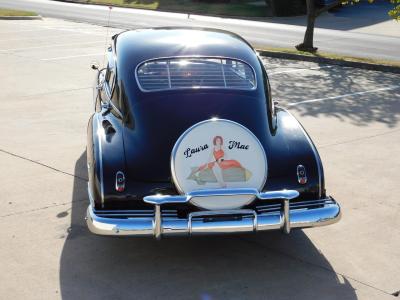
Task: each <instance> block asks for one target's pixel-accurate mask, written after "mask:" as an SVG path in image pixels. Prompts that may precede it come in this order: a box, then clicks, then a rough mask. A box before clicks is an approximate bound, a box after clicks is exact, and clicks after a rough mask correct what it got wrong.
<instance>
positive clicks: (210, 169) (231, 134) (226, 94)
mask: <svg viewBox="0 0 400 300" xmlns="http://www.w3.org/2000/svg"><path fill="white" fill-rule="evenodd" d="M93 67H94V68H95V69H97V77H96V85H95V88H94V102H95V112H94V114H93V115H92V117H91V118H90V120H89V125H88V142H87V162H88V172H89V183H88V193H89V199H90V205H89V207H88V210H87V225H88V227H89V229H90V231H92V232H93V233H95V234H100V235H115V236H155V237H156V238H160V237H161V236H168V235H184V236H190V235H196V234H214V233H235V232H241V233H243V232H257V231H264V230H274V229H275V230H278V229H280V230H282V231H283V232H285V233H289V232H290V230H291V229H293V228H305V227H313V226H322V225H328V224H332V223H335V222H337V221H338V220H339V219H340V207H339V205H338V204H337V202H336V201H335V200H334V199H333V198H332V197H330V196H327V194H326V191H325V184H324V174H323V168H322V163H321V160H320V157H319V155H318V152H317V150H316V148H315V146H314V144H313V142H312V141H311V139H310V137H309V136H308V134H307V133H306V132H305V130H304V129H303V127H302V126H301V125H300V124H299V122H298V121H297V120H296V119H295V118H294V117H293V116H292V115H291V114H290V113H289V112H288V111H286V110H285V109H283V108H281V107H279V106H275V104H274V102H273V101H272V99H271V88H270V85H269V80H268V76H267V73H266V70H265V68H264V66H263V64H262V62H261V60H260V59H259V57H258V55H257V53H256V52H255V51H254V49H253V48H252V47H251V46H250V45H249V44H248V43H247V42H246V41H245V40H244V39H242V38H241V37H239V36H238V35H236V34H233V33H230V32H226V31H221V30H211V29H202V28H176V27H175V28H154V29H141V30H134V31H125V32H122V33H120V34H117V35H115V36H113V38H112V45H111V46H110V48H109V49H108V53H107V67H106V68H104V69H98V68H97V67H96V66H93Z"/></svg>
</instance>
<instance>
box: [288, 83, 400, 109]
mask: <svg viewBox="0 0 400 300" xmlns="http://www.w3.org/2000/svg"><path fill="white" fill-rule="evenodd" d="M398 88H400V86H399V85H392V86H388V87H384V88H380V89H375V90H369V91H363V92H357V93H351V94H345V95H339V96H333V97H327V98H319V99H311V100H304V101H300V102H292V103H289V104H288V106H295V105H300V104H307V103H314V102H319V101H325V100H334V99H340V98H345V97H350V96H355V95H364V94H370V93H376V92H381V91H390V90H395V89H398Z"/></svg>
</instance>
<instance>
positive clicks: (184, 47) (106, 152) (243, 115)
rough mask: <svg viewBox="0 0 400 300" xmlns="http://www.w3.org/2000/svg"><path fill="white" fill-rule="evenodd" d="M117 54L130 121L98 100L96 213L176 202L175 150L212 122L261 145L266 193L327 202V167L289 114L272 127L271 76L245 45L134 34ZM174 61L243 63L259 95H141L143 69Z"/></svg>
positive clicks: (194, 36)
mask: <svg viewBox="0 0 400 300" xmlns="http://www.w3.org/2000/svg"><path fill="white" fill-rule="evenodd" d="M110 53H111V54H112V55H109V56H108V57H109V59H115V60H116V61H115V63H116V70H117V75H116V76H117V77H116V78H117V80H116V84H115V90H114V93H116V94H114V96H115V97H113V99H114V100H113V101H114V102H115V103H116V105H118V106H119V107H118V108H119V109H120V110H121V111H122V115H123V116H122V117H118V114H117V113H116V112H115V110H113V109H111V111H110V112H108V113H107V112H105V111H104V109H103V110H102V109H101V106H100V98H101V97H103V98H104V97H105V96H104V95H103V94H102V93H101V92H100V93H99V94H98V95H96V99H97V106H96V107H97V111H96V113H95V116H94V117H93V118H92V119H91V121H90V122H89V130H88V145H89V144H90V145H92V146H91V147H89V146H88V162H89V164H92V165H93V166H94V168H93V170H91V172H92V175H89V179H90V181H91V184H90V185H89V186H90V187H91V189H93V191H92V193H93V195H95V203H96V208H98V209H100V208H102V207H106V208H113V207H119V208H125V207H132V206H135V205H136V206H145V205H146V204H145V203H144V202H143V201H142V199H143V197H144V196H146V195H150V194H154V193H157V192H160V193H165V194H167V193H169V194H174V193H175V194H176V193H177V191H176V189H175V187H174V185H173V183H172V179H171V173H170V156H171V151H172V148H173V146H174V144H175V142H176V140H177V139H178V138H179V136H180V135H181V134H182V133H183V132H184V131H185V130H186V129H187V128H189V127H191V126H192V125H193V124H195V123H198V122H200V121H203V120H207V119H210V118H212V117H218V118H223V119H229V120H232V121H235V122H238V123H240V124H242V125H243V126H245V127H247V128H248V129H249V130H251V131H252V132H253V133H254V134H255V135H256V136H257V138H258V139H259V140H260V142H261V144H262V145H263V147H264V149H265V152H266V155H267V159H268V164H269V165H268V168H269V174H268V179H267V182H266V185H265V187H264V190H280V189H285V188H286V189H294V190H298V191H299V192H300V197H299V200H307V199H314V200H315V199H317V198H319V197H321V196H324V181H323V172H322V165H321V163H320V160H319V157H318V155H317V156H316V155H315V153H314V152H313V145H312V142H311V143H310V141H309V139H308V138H307V135H306V133H305V131H304V130H303V129H302V127H301V125H300V124H299V123H298V122H297V120H295V119H294V117H293V116H291V115H290V114H288V113H287V112H286V111H285V110H282V109H277V113H276V120H277V126H276V127H274V126H273V123H274V122H273V116H272V112H271V111H270V110H271V107H272V104H271V97H270V91H269V84H268V78H267V76H266V72H265V69H264V67H263V65H262V64H261V62H260V60H259V59H258V57H257V54H256V52H255V51H254V50H253V49H252V48H251V46H250V45H249V44H248V43H247V42H246V41H244V40H243V39H242V38H240V37H239V36H237V35H235V34H232V33H229V32H225V31H219V30H209V29H193V28H161V29H144V30H135V31H127V32H123V33H121V34H119V35H117V36H114V37H113V46H112V49H110ZM175 56H179V57H180V56H182V57H193V56H207V57H214V56H215V57H230V58H235V59H238V60H242V61H244V62H246V63H247V64H249V65H250V66H251V67H252V68H253V69H254V71H255V74H256V80H257V89H255V90H252V91H241V90H228V89H205V88H204V89H184V90H170V91H161V92H142V91H141V90H140V89H139V87H138V85H137V82H136V78H135V68H136V67H137V65H139V64H140V63H142V62H143V61H146V60H149V59H154V58H160V57H175ZM96 92H97V91H96ZM103 121H108V122H110V123H111V124H112V127H113V129H114V131H112V132H111V133H110V134H106V133H104V132H103V133H102V134H98V132H101V130H103V128H101V124H102V122H103ZM103 131H104V130H103ZM100 148H101V151H100V150H99V149H100ZM100 160H101V161H102V166H100V163H99V162H100ZM299 164H302V165H304V166H305V167H306V169H307V177H308V182H307V184H305V185H300V184H299V183H298V181H297V165H299ZM101 169H102V172H101ZM318 169H320V173H321V175H319V174H318V173H319V172H318ZM118 171H122V172H124V174H125V178H126V185H125V186H126V188H125V191H124V192H123V193H120V192H117V191H115V188H114V187H115V174H116V172H118ZM89 173H90V172H89ZM101 181H103V185H101ZM101 186H103V195H104V196H103V198H102V197H101V194H102V192H101ZM320 189H321V190H322V193H321V194H322V195H320Z"/></svg>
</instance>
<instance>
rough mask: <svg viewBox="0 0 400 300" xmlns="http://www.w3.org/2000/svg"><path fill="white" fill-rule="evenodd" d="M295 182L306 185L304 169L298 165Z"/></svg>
mask: <svg viewBox="0 0 400 300" xmlns="http://www.w3.org/2000/svg"><path fill="white" fill-rule="evenodd" d="M297 181H298V182H299V183H300V184H306V183H307V173H306V168H305V167H304V166H303V165H298V166H297Z"/></svg>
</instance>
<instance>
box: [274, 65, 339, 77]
mask: <svg viewBox="0 0 400 300" xmlns="http://www.w3.org/2000/svg"><path fill="white" fill-rule="evenodd" d="M332 67H333V66H331V65H329V66H322V67H314V68H301V69H293V70H286V71H279V72H272V73H269V74H268V75H276V74H283V73H295V72H301V71H308V70H320V69H328V68H332Z"/></svg>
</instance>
